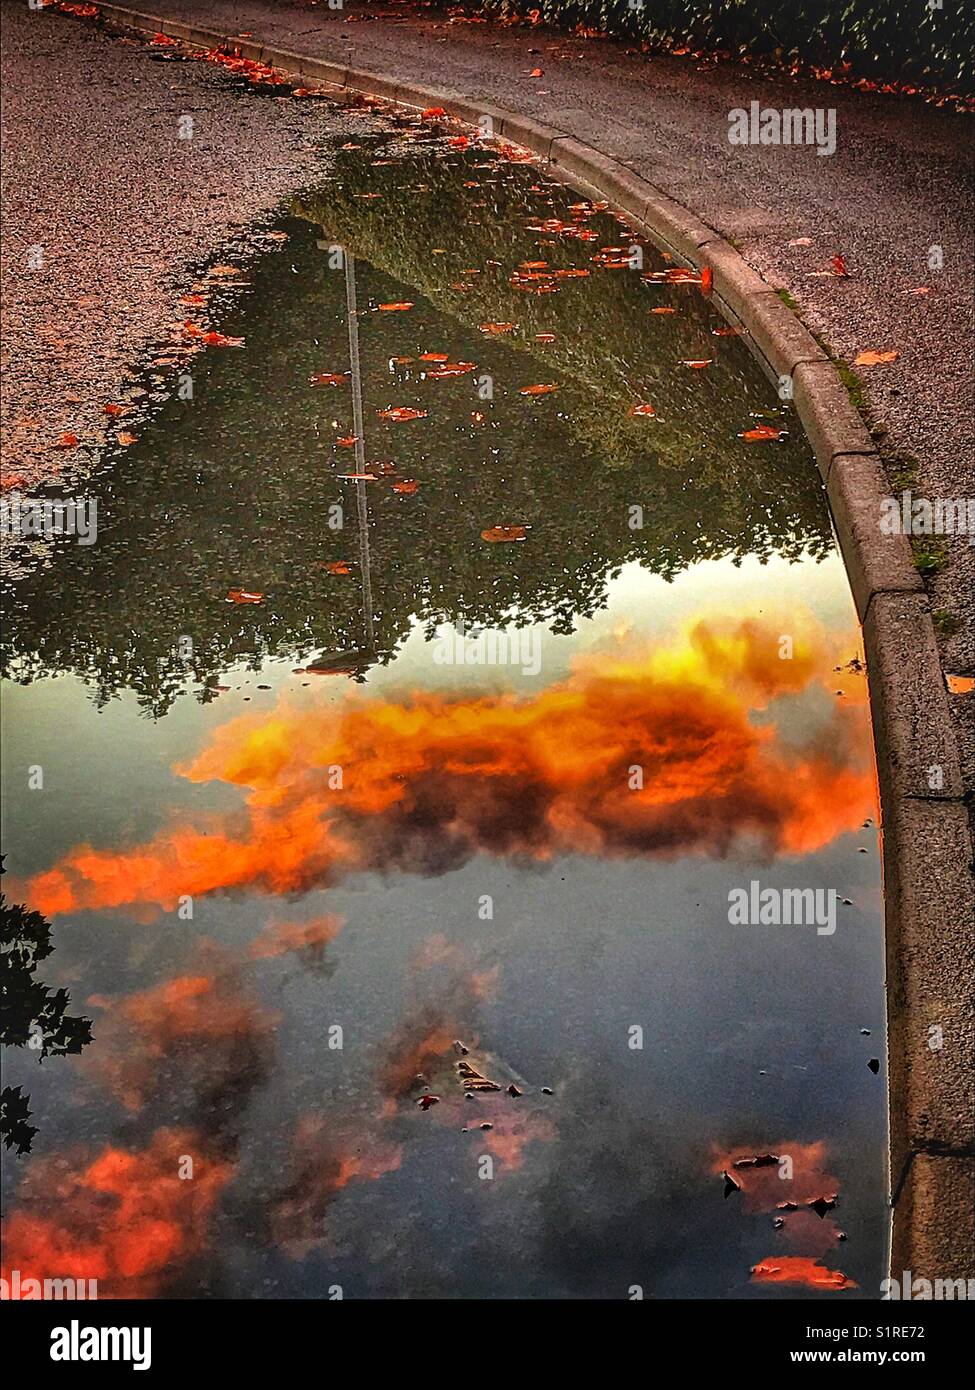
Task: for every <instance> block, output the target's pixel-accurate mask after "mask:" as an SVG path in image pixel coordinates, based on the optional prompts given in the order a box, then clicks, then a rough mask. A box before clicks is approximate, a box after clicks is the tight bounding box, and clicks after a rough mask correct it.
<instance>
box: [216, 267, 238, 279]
mask: <svg viewBox="0 0 975 1390" xmlns="http://www.w3.org/2000/svg"><path fill="white" fill-rule="evenodd" d="M210 274H211V275H216V276H217V277H218V278H220V279H224V278H225V277H227V276H229V275H240V274H242V271H241V269H240V267H239V266H236V265H212V266H211V267H210Z"/></svg>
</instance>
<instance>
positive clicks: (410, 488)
mask: <svg viewBox="0 0 975 1390" xmlns="http://www.w3.org/2000/svg"><path fill="white" fill-rule="evenodd" d="M419 486H420V484H419V483H418V482H417V480H416V479H415V478H404V479H403V481H402V482H399V483H394V484H393V491H394V492H398V493H400V494H401V495H402V496H403V497H412V496H413V494H414V492H416V491H417V489H418V488H419Z"/></svg>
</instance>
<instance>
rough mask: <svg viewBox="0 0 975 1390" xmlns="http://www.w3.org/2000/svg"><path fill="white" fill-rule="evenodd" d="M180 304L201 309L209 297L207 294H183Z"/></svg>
mask: <svg viewBox="0 0 975 1390" xmlns="http://www.w3.org/2000/svg"><path fill="white" fill-rule="evenodd" d="M179 302H180V304H190V305H192V306H193V307H194V308H199V306H200V305H202V304H205V303H206V302H207V297H206V295H205V294H181V295H180V297H179Z"/></svg>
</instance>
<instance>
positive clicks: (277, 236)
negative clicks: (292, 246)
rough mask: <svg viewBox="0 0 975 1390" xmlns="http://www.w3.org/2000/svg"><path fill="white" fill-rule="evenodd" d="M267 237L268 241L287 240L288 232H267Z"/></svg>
mask: <svg viewBox="0 0 975 1390" xmlns="http://www.w3.org/2000/svg"><path fill="white" fill-rule="evenodd" d="M267 239H268V241H287V240H288V233H287V232H268V234H267Z"/></svg>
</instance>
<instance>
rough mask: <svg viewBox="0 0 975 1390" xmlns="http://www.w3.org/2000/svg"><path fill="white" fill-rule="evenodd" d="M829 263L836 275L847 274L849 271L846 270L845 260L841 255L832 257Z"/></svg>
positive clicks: (844, 275) (846, 275)
mask: <svg viewBox="0 0 975 1390" xmlns="http://www.w3.org/2000/svg"><path fill="white" fill-rule="evenodd" d="M830 265H831V266H832V267H833V270H834V271H835V272H836V274H837V275H839V276H842V277H848V276H849V274H850V272H849V271H848V270H847V268H846V261H845V260H844V259H843V257H842V256H834V257H833V259H832V260H831V261H830Z"/></svg>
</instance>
